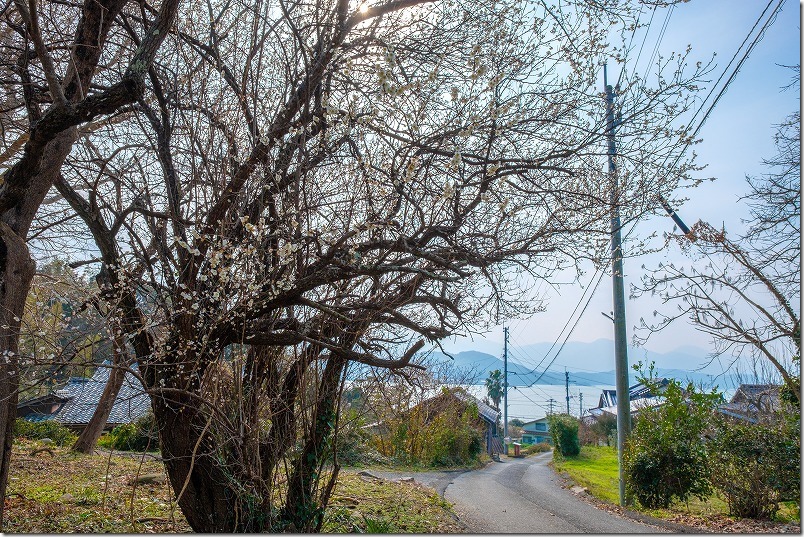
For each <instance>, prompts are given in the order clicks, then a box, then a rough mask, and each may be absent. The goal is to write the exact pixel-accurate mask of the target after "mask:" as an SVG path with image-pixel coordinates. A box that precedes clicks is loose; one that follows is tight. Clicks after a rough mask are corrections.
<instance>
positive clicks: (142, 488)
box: [4, 439, 462, 533]
mask: <svg viewBox="0 0 804 537" xmlns="http://www.w3.org/2000/svg"><path fill="white" fill-rule="evenodd" d="M41 446H42V444H41V442H39V441H31V440H25V439H19V440H17V441H15V443H14V451H13V454H12V458H11V473H10V477H9V483H8V490H7V498H6V511H5V523H4V526H5V527H4V530H5V531H6V532H7V533H186V532H190V531H191V528H190V526H189V524H187V521H186V520H185V519H184V516H183V515H182V514H181V511H180V510H179V509H178V507H177V506H176V505H175V503H174V502H173V497H174V493H173V491H172V489H171V488H170V485H169V484H167V480H165V483H163V484H140V485H137V486H136V487H135V486H133V485H132V484H131V483H132V479H133V478H134V477H136V476H137V475H144V474H158V473H162V472H164V467H163V465H162V463H161V462H158V461H155V460H152V459H150V458H146V459H145V460H143V459H142V458H141V457H138V456H136V455H134V454H128V455H125V454H112V455H111V456H109V454H105V455H84V454H81V453H75V452H72V451H70V450H69V449H68V448H66V447H57V446H51V448H52V451H53V454H54V456H53V457H51V456H50V455H49V454H48V453H40V454H37V455H34V456H32V455H30V453H31V451H32V450H33V449H35V448H37V447H41ZM324 531H328V532H354V531H359V532H376V533H384V532H393V533H458V532H460V531H462V530H461V527H460V526H459V525H458V524H457V523H456V522H455V519H454V516H453V512H452V508H451V506H450V504H449V503H448V502H446V501H445V500H444V499H443V498H441V497H440V496H438V494H436V493H435V492H434V491H433V490H432V489H429V488H426V487H423V486H421V485H419V484H417V483H399V482H393V481H384V480H372V479H364V478H362V477H361V476H358V475H356V474H355V473H352V472H342V473H341V475H340V476H339V479H338V482H337V484H336V487H335V490H334V493H333V497H332V500H331V502H330V506H329V508H328V509H327V513H326V523H325V526H324Z"/></svg>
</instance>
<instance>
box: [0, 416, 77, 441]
mask: <svg viewBox="0 0 804 537" xmlns="http://www.w3.org/2000/svg"><path fill="white" fill-rule="evenodd" d="M14 436H16V437H19V438H27V439H28V440H41V439H43V438H50V439H51V440H53V443H54V444H56V445H57V446H66V445H69V444H72V443H74V442H75V441H76V440H77V439H78V436H77V435H76V434H75V433H74V432H72V431H71V430H70V429H68V428H67V427H65V426H64V425H62V424H61V423H59V422H57V421H54V420H46V421H28V420H26V419H24V418H17V420H16V421H15V422H14Z"/></svg>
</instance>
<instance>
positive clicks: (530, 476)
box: [372, 452, 667, 533]
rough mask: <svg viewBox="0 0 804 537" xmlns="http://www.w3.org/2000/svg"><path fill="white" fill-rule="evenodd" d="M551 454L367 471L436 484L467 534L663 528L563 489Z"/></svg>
mask: <svg viewBox="0 0 804 537" xmlns="http://www.w3.org/2000/svg"><path fill="white" fill-rule="evenodd" d="M551 458H552V453H549V452H548V453H542V454H540V455H535V456H531V457H527V458H523V459H513V458H507V457H503V460H502V462H493V463H491V464H489V465H488V466H486V467H485V468H482V469H480V470H473V471H468V472H423V473H420V474H402V473H398V472H372V473H375V474H377V475H379V476H381V477H385V478H398V477H402V476H403V475H411V476H413V477H414V478H415V479H416V481H419V482H420V483H424V484H425V485H428V486H430V487H433V488H435V489H436V490H437V491H438V492H439V493H440V494H442V495H443V496H444V498H446V499H447V500H448V501H449V502H451V503H453V504H454V509H455V512H456V514H457V515H458V517H459V519H460V520H461V522H462V523H463V524H464V525H465V526H466V528H467V530H468V531H470V532H472V533H657V532H666V531H667V530H665V529H663V528H659V527H656V526H651V525H648V524H643V523H641V522H637V521H635V520H631V519H629V518H624V517H620V516H617V515H615V514H612V513H609V512H608V511H603V510H601V509H598V508H596V507H594V506H593V505H592V504H590V503H587V502H585V501H584V500H582V499H580V498H578V497H577V496H576V495H575V494H574V493H573V492H571V491H570V490H568V489H565V488H562V486H561V484H560V481H559V478H558V477H557V476H556V475H555V473H554V472H553V470H552V469H551V468H550V467H548V466H547V463H549V462H550V460H551Z"/></svg>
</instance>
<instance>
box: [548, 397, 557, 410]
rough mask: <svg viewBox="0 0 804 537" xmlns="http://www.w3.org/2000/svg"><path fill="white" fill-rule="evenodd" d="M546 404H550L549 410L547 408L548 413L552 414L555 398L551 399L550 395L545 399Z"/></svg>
mask: <svg viewBox="0 0 804 537" xmlns="http://www.w3.org/2000/svg"><path fill="white" fill-rule="evenodd" d="M547 404H548V405H550V410H548V414H552V413H553V405H555V404H556V400H555V399H553V398H552V397H551V398H550V399H549V400H548V401H547Z"/></svg>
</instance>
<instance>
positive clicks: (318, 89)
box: [40, 0, 703, 532]
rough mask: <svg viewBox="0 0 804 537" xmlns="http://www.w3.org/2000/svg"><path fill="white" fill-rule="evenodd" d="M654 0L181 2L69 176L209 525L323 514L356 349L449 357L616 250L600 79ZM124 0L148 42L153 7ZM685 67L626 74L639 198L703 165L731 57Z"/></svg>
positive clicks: (171, 466) (177, 486) (194, 517)
mask: <svg viewBox="0 0 804 537" xmlns="http://www.w3.org/2000/svg"><path fill="white" fill-rule="evenodd" d="M635 11H636V10H634V9H633V8H632V6H628V5H625V6H617V5H612V6H609V7H607V8H606V9H603V8H601V7H600V6H599V5H598V4H597V3H592V2H590V3H588V4H587V3H586V2H578V3H574V4H572V6H571V7H570V6H565V7H564V8H563V11H562V9H561V8H560V6H547V5H542V4H539V5H536V4H531V3H528V2H519V1H514V0H512V1H505V2H497V1H489V2H475V1H473V2H460V1H456V2H444V3H442V2H428V1H422V0H389V1H387V2H379V3H376V4H369V3H360V4H358V5H355V4H354V3H349V2H346V1H339V2H324V1H312V0H311V1H309V2H286V1H279V2H262V1H260V2H257V3H256V4H255V3H253V2H241V1H239V0H232V1H230V2H227V3H226V9H223V8H222V7H221V6H213V5H211V4H207V5H206V6H203V5H201V4H188V5H182V6H181V12H180V16H179V18H178V23H177V26H176V28H175V30H174V31H172V32H171V33H170V35H168V36H167V37H166V38H165V39H166V41H167V43H168V44H167V46H164V47H163V48H162V50H161V51H160V53H159V55H158V57H157V60H156V61H155V62H154V63H153V65H152V66H150V67H149V68H148V70H147V81H146V84H147V92H144V93H143V94H141V95H140V96H139V97H138V99H137V102H136V103H135V104H134V105H133V106H131V107H130V108H129V109H126V113H125V114H121V115H118V116H117V117H116V118H114V120H109V121H106V122H99V123H98V125H97V128H93V129H91V130H87V131H85V132H82V133H81V143H80V144H76V147H75V150H74V151H73V153H72V154H71V155H70V158H69V160H68V162H67V165H66V166H65V168H64V173H63V176H61V177H59V178H58V179H57V180H56V182H55V186H56V188H57V189H58V191H59V193H60V194H61V195H62V196H63V199H64V201H65V202H66V203H67V204H69V208H70V210H71V211H73V212H74V213H75V214H77V215H79V216H80V217H81V219H82V221H83V223H84V225H85V227H86V229H87V230H89V232H90V234H91V238H92V240H94V242H95V244H96V245H97V249H98V251H99V253H100V257H99V258H98V261H99V263H100V278H99V280H100V281H102V282H103V285H102V296H103V298H104V300H105V301H106V302H107V303H108V304H109V307H110V308H111V309H112V310H113V311H114V312H115V316H116V317H117V319H118V321H117V323H118V326H119V327H120V331H121V333H122V334H125V337H126V338H127V343H128V344H129V345H131V348H132V349H133V352H134V355H135V356H136V359H137V361H138V363H139V368H140V371H142V380H143V382H144V384H145V386H146V387H147V389H148V391H149V393H150V395H151V399H152V407H153V410H154V413H155V416H156V421H157V423H158V426H159V429H160V444H161V447H162V456H163V458H164V459H165V464H166V468H167V471H168V475H169V476H170V480H171V484H172V486H173V488H174V490H175V491H176V494H177V497H178V498H177V500H178V502H177V503H178V504H179V506H180V507H181V509H182V511H183V513H184V514H185V516H186V518H187V520H188V521H189V523H190V524H191V526H192V527H193V529H194V530H196V531H205V532H206V531H255V532H256V531H267V530H273V531H278V530H285V531H314V530H318V529H320V527H321V524H322V522H323V514H324V508H325V507H326V504H327V501H328V498H329V496H330V494H331V493H332V489H333V487H334V483H335V479H336V478H337V475H338V471H339V464H338V460H337V449H336V448H337V444H336V440H337V439H336V437H335V435H334V432H335V430H336V428H337V419H338V415H337V408H338V406H337V405H338V401H339V400H340V394H339V392H340V390H341V389H342V385H343V379H344V376H345V374H346V371H347V368H348V367H349V366H350V364H363V365H365V366H371V367H376V368H382V369H389V370H394V371H400V372H404V370H405V368H414V369H415V368H421V367H422V366H421V365H420V364H417V363H416V360H415V359H414V358H415V357H416V354H417V353H418V352H419V351H420V350H421V349H422V348H423V346H424V344H425V342H426V341H430V342H436V341H438V340H439V339H441V338H443V337H446V336H448V335H450V334H454V333H456V332H461V331H465V330H469V329H473V328H474V327H477V326H480V325H482V324H484V323H486V322H488V321H489V320H490V319H494V318H496V317H497V316H499V315H507V314H510V313H511V312H513V311H523V310H527V309H528V308H529V307H532V305H531V304H530V298H531V297H529V296H526V295H523V294H522V293H521V292H520V291H519V282H520V281H521V280H522V279H524V278H526V277H527V278H545V277H548V276H549V275H550V274H551V272H552V271H554V270H556V269H557V268H559V267H562V266H566V265H571V264H572V263H575V262H576V260H577V259H581V258H591V259H601V257H602V256H605V253H604V252H605V251H606V250H607V247H608V232H609V231H608V220H607V215H608V213H609V211H610V209H611V206H610V203H609V189H610V186H611V183H610V180H609V179H608V178H607V177H605V176H604V175H603V173H602V171H601V169H602V162H603V160H602V158H601V157H602V155H603V154H604V152H605V149H604V147H603V145H604V144H603V143H602V141H603V139H604V136H605V125H604V122H603V107H602V98H601V96H600V91H599V88H597V73H598V69H599V67H598V66H599V63H600V60H601V59H602V58H603V56H604V55H606V54H608V50H607V46H606V41H607V38H608V34H609V31H610V28H611V27H612V25H613V24H624V27H627V26H628V24H629V23H630V22H633V21H632V17H633V16H634V15H635V14H636V13H635ZM119 18H120V21H121V23H120V27H121V32H124V33H127V34H128V35H127V36H126V37H125V38H126V39H131V40H135V39H136V35H137V31H136V28H139V27H140V25H142V24H143V21H142V16H141V15H137V14H130V13H122V14H121V15H120V17H119ZM121 39H123V38H122V37H121ZM672 62H673V63H672V64H670V65H669V66H665V67H666V68H667V69H668V71H667V73H666V76H664V77H662V78H660V79H659V80H658V85H657V86H656V87H653V88H646V86H645V84H644V82H643V81H639V80H636V79H634V80H632V81H630V84H628V85H626V87H624V88H623V89H622V92H623V93H629V92H631V93H633V94H634V99H633V100H632V101H631V102H632V103H633V104H632V106H631V107H630V108H629V109H627V110H623V123H622V126H621V136H620V140H621V147H620V148H619V155H620V156H619V158H620V160H621V166H620V173H621V177H620V180H621V184H622V185H624V187H623V188H622V191H621V193H620V197H619V199H618V200H617V203H619V204H621V205H622V210H623V213H624V214H625V215H627V216H628V217H629V218H638V217H640V216H641V215H642V214H644V213H645V212H648V211H652V210H653V207H652V206H653V204H652V203H650V202H649V200H650V199H652V195H653V194H654V193H656V192H663V193H664V194H666V195H667V196H669V195H670V193H671V192H672V190H673V189H674V188H675V187H676V186H677V183H678V181H679V179H675V178H679V177H685V172H686V171H687V170H688V169H689V167H688V166H687V165H686V164H685V166H683V167H682V168H681V169H680V170H674V173H666V170H664V169H663V164H662V163H663V162H668V161H672V160H673V159H668V158H667V157H668V156H671V155H674V154H676V152H677V151H678V150H679V149H680V148H681V147H682V146H683V145H684V144H687V143H689V142H690V141H689V140H687V139H686V137H685V136H683V134H684V133H683V132H679V131H676V130H673V129H672V128H671V125H672V121H673V119H674V118H675V117H676V115H677V114H680V113H683V111H684V110H685V108H686V106H687V105H688V104H689V100H688V98H689V96H690V91H691V90H693V89H694V86H695V85H696V83H697V82H698V77H700V76H701V74H702V72H703V70H702V69H700V68H693V69H692V71H691V72H686V71H685V60H684V58H683V57H682V58H677V57H674V58H673V59H672ZM675 62H677V63H675ZM656 177H662V178H666V177H672V178H674V179H672V180H665V179H662V180H656V179H655V178H656ZM53 213H54V214H61V213H58V212H57V209H56V207H53ZM40 217H41V218H42V219H43V221H45V220H48V219H50V220H49V223H54V222H53V220H54V219H58V216H51V215H48V214H42V215H40ZM72 224H73V222H72V221H65V222H62V225H65V226H69V225H72ZM76 232H78V230H76Z"/></svg>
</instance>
